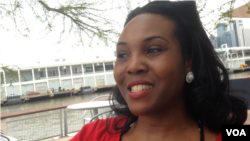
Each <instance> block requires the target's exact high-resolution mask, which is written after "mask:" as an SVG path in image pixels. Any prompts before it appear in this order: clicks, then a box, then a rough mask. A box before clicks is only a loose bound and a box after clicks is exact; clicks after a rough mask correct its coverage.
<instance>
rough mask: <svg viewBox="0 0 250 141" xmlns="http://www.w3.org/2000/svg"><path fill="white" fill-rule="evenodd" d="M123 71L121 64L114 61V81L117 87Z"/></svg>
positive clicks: (120, 82) (120, 81)
mask: <svg viewBox="0 0 250 141" xmlns="http://www.w3.org/2000/svg"><path fill="white" fill-rule="evenodd" d="M124 73H125V71H124V69H123V68H122V66H121V65H120V64H119V63H115V67H114V78H115V81H116V83H117V85H118V87H119V85H121V84H122V79H123V75H124Z"/></svg>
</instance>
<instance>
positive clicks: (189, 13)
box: [111, 1, 247, 133]
mask: <svg viewBox="0 0 250 141" xmlns="http://www.w3.org/2000/svg"><path fill="white" fill-rule="evenodd" d="M145 13H152V14H160V15H163V16H166V18H168V19H171V20H172V21H173V22H174V24H175V29H173V31H174V34H175V36H176V37H177V38H178V40H179V42H180V46H181V51H182V56H183V59H187V58H189V59H190V60H191V63H192V66H191V69H192V72H193V74H194V80H193V82H192V83H190V84H189V83H187V82H185V85H184V88H183V91H184V93H183V96H184V102H185V107H186V110H187V111H188V113H189V114H190V116H192V117H193V118H194V119H196V120H200V121H201V123H202V124H203V125H205V126H207V127H208V128H209V129H210V130H213V131H215V132H220V131H221V125H222V124H243V123H244V122H245V120H246V118H247V105H246V103H245V102H244V101H243V100H242V99H240V98H237V97H234V96H232V95H230V94H229V77H228V73H227V70H226V69H225V67H224V65H223V64H222V62H221V61H220V59H219V58H218V57H217V55H216V52H215V51H214V48H213V45H212V44H211V42H210V40H209V39H208V36H207V34H206V32H205V30H204V28H203V25H202V23H201V21H200V17H199V13H198V12H197V7H196V3H195V1H178V2H170V1H154V2H151V3H148V4H147V5H145V6H143V7H141V8H140V7H138V8H136V9H135V10H133V11H131V12H130V13H129V15H128V16H127V19H126V22H125V25H124V26H126V25H127V24H128V22H129V21H131V20H132V19H133V18H134V17H136V16H138V15H140V14H145ZM111 95H112V96H113V97H114V100H116V101H117V102H118V103H119V104H120V105H119V106H117V105H114V104H112V105H111V108H112V110H113V111H114V112H115V113H116V114H117V115H118V116H128V117H129V120H128V121H127V123H126V124H125V125H124V126H123V127H120V128H118V127H117V126H115V127H114V129H123V130H122V133H125V132H126V131H128V129H129V128H130V124H131V123H133V122H135V121H136V120H137V118H138V117H137V116H135V115H133V114H132V113H131V112H130V110H129V108H128V106H127V103H126V101H125V100H124V98H123V97H122V95H121V92H120V91H119V89H118V87H117V86H115V87H114V89H113V90H112V92H111Z"/></svg>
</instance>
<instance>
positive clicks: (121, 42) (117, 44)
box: [116, 42, 127, 46]
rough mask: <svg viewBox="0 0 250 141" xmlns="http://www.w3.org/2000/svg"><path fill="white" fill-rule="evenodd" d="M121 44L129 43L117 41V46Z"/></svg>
mask: <svg viewBox="0 0 250 141" xmlns="http://www.w3.org/2000/svg"><path fill="white" fill-rule="evenodd" d="M119 45H127V43H126V42H119V43H117V45H116V46H119Z"/></svg>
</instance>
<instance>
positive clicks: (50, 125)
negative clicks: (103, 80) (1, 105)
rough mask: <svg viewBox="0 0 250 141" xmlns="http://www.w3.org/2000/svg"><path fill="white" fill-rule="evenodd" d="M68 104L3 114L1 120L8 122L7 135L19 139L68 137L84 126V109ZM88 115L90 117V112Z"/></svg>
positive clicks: (35, 140) (32, 139)
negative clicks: (27, 111)
mask: <svg viewBox="0 0 250 141" xmlns="http://www.w3.org/2000/svg"><path fill="white" fill-rule="evenodd" d="M68 105H71V104H68ZM68 105H66V104H65V105H62V106H53V107H51V108H49V109H45V110H39V111H33V112H29V113H22V114H16V115H11V114H10V115H9V116H8V115H7V116H4V115H2V117H1V118H2V121H1V122H2V123H3V122H5V123H6V129H7V135H8V136H11V137H14V138H16V139H18V141H38V140H43V139H47V138H52V137H60V138H62V137H67V136H68V134H70V133H77V132H78V131H80V130H81V128H82V126H83V110H67V109H66V107H67V106H68ZM107 109H109V108H102V109H99V111H100V112H102V111H106V110H107ZM86 116H89V117H90V113H88V114H87V115H86Z"/></svg>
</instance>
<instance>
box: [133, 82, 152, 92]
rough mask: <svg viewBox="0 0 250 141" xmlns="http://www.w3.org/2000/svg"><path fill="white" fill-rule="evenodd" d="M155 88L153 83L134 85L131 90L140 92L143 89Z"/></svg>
mask: <svg viewBox="0 0 250 141" xmlns="http://www.w3.org/2000/svg"><path fill="white" fill-rule="evenodd" d="M151 88H153V86H152V85H141V84H140V85H134V86H133V87H131V91H132V92H140V91H143V90H147V89H151Z"/></svg>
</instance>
